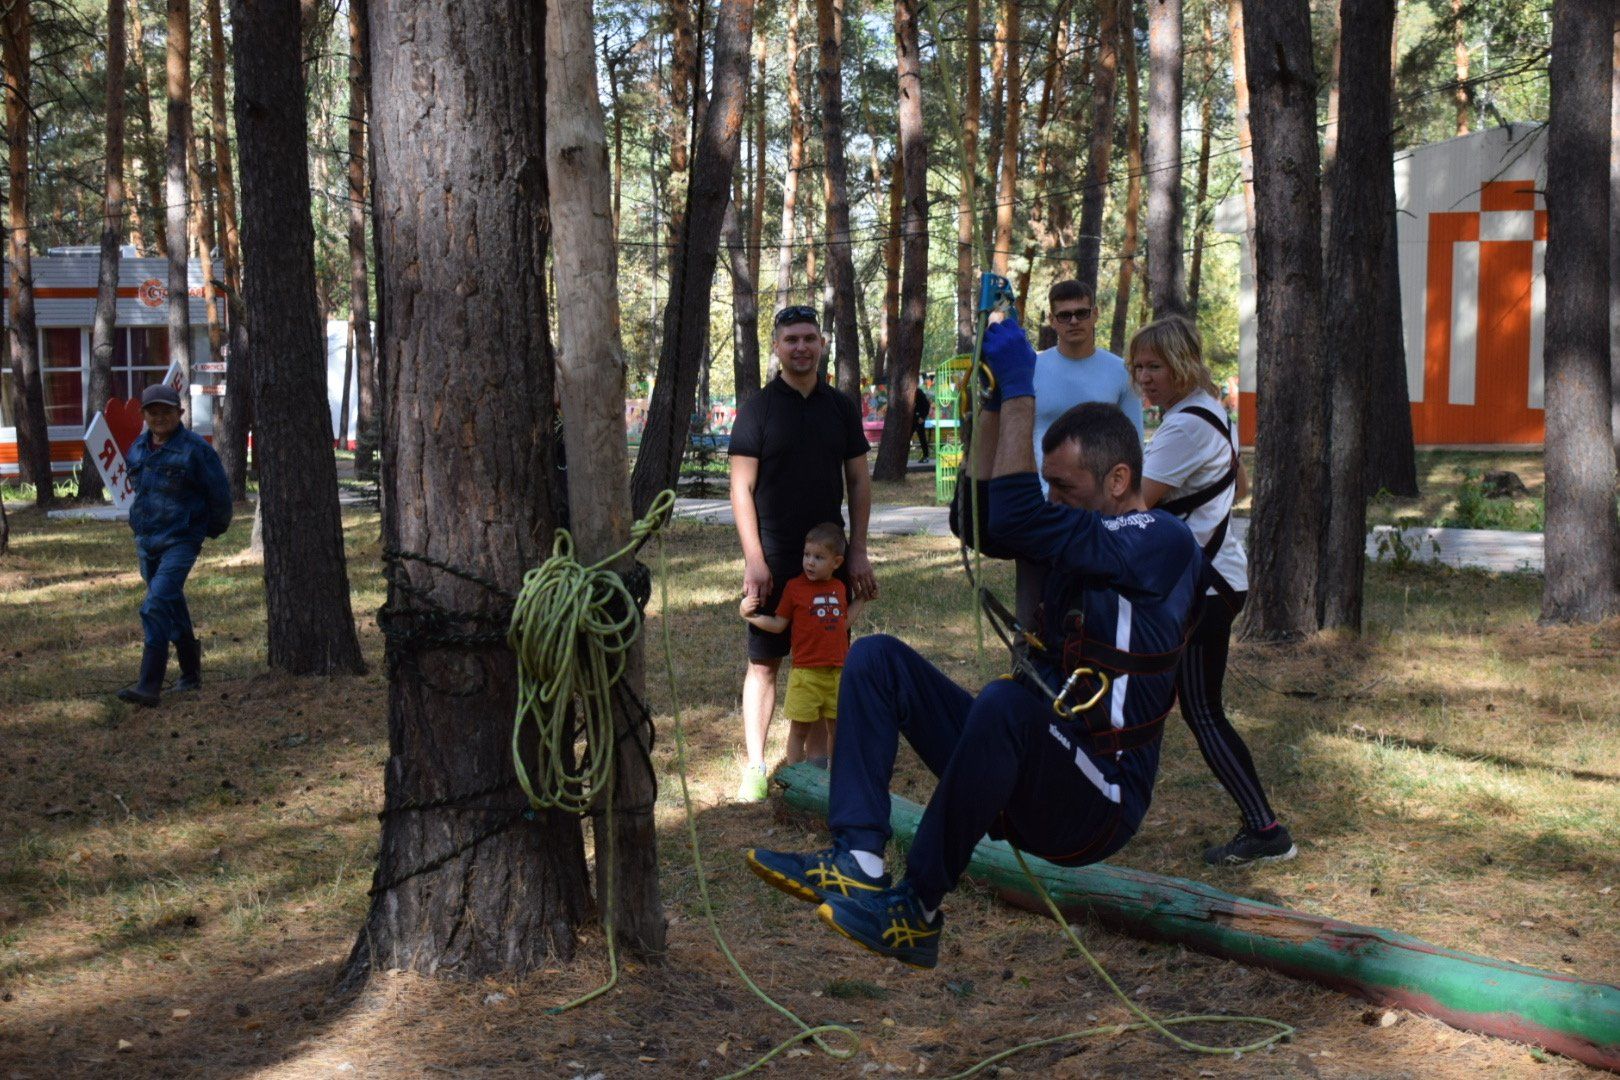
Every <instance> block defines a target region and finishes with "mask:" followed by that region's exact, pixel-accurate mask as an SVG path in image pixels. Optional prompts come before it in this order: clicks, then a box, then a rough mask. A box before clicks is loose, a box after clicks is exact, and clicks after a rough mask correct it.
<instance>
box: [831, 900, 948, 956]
mask: <svg viewBox="0 0 1620 1080" xmlns="http://www.w3.org/2000/svg"><path fill="white" fill-rule="evenodd" d="M816 914H817V915H819V916H820V917H821V921H822V922H824V923H826V924H827V925H828V926H829V927H831V928H832V929H834V930H836V931H838V932H839V933H840V934H843V935H844V936H845V937H847V938H849V940H851V941H853V942H855V944H857V945H861V946H864V947H865V948H868V949H870V950H872V951H873V952H875V953H877V954H878V955H879V956H888V957H891V958H893V959H895V960H898V961H900V962H901V963H902V964H910V965H911V966H912V967H918V968H931V967H933V966H935V965H936V964H938V963H939V934H940V931H941V930H943V929H944V928H945V916H944V915H943V914H942V913H940V912H938V911H936V912H934V917H933V918H932V919H930V918H928V917H927V916H926V915H925V914H923V908H922V903H921V902H920V901H919V900H918V899H917V894H916V893H915V892H913V891H912V888H911V885H910V883H909V882H905V881H902V882H901V883H900V884H899V885H896V886H895V887H894V888H892V889H885V890H884V891H883V892H878V893H867V894H864V895H859V896H852V897H836V896H835V897H831V898H829V899H828V900H827V901H826V902H825V903H823V904H822V905H821V906H820V907H818V908H817V909H816Z"/></svg>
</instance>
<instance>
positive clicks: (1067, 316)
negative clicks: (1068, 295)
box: [1052, 307, 1091, 322]
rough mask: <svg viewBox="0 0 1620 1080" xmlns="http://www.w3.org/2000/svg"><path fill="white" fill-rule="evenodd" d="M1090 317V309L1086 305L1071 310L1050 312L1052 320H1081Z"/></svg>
mask: <svg viewBox="0 0 1620 1080" xmlns="http://www.w3.org/2000/svg"><path fill="white" fill-rule="evenodd" d="M1089 318H1091V309H1090V308H1088V307H1083V308H1075V309H1074V310H1073V311H1054V312H1052V321H1053V322H1082V321H1084V320H1086V319H1089Z"/></svg>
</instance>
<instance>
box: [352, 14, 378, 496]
mask: <svg viewBox="0 0 1620 1080" xmlns="http://www.w3.org/2000/svg"><path fill="white" fill-rule="evenodd" d="M366 3H367V0H349V326H350V328H351V333H352V334H353V335H354V352H355V359H356V362H357V367H358V368H359V373H360V377H359V388H358V391H357V392H356V395H355V397H356V402H355V414H356V421H357V422H356V424H355V454H354V468H355V472H356V473H358V474H359V475H361V476H371V475H374V474H375V472H376V464H375V461H374V455H375V453H376V450H377V423H378V421H377V364H376V361H375V359H374V354H373V352H372V345H371V292H370V289H369V287H368V285H367V274H366V208H367V207H368V206H369V205H370V202H369V201H368V192H367V191H366V118H367V116H368V114H369V111H370V110H369V106H368V104H367V100H366V98H367V73H366V53H367V47H366Z"/></svg>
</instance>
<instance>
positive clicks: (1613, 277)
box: [1609, 8, 1620, 462]
mask: <svg viewBox="0 0 1620 1080" xmlns="http://www.w3.org/2000/svg"><path fill="white" fill-rule="evenodd" d="M1613 83H1614V85H1613V88H1612V89H1611V90H1610V91H1609V191H1610V192H1611V193H1612V192H1615V191H1620V8H1616V9H1615V12H1614V77H1613ZM1610 200H1611V201H1610V203H1609V381H1610V384H1611V385H1610V391H1609V392H1610V395H1611V397H1610V401H1611V404H1610V406H1609V424H1610V426H1611V427H1612V428H1613V429H1614V452H1615V459H1616V461H1617V462H1620V199H1616V198H1614V196H1613V195H1612V194H1611V195H1610Z"/></svg>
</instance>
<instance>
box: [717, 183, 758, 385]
mask: <svg viewBox="0 0 1620 1080" xmlns="http://www.w3.org/2000/svg"><path fill="white" fill-rule="evenodd" d="M754 198H755V199H756V200H757V199H758V198H759V193H758V192H757V191H756V192H755V194H754ZM741 215H742V207H741V206H739V204H738V202H737V200H736V199H735V198H733V199H732V200H731V205H730V206H728V207H726V217H725V223H724V226H723V228H722V229H721V234H722V236H721V238H722V240H724V242H725V245H726V266H727V268H728V270H729V271H730V274H731V311H732V319H733V323H732V330H731V335H732V336H731V347H732V353H731V371H732V393H733V394H735V395H736V398H737V404H739V405H741V404H742V403H743V400H744V399H745V398H747V397H748V396H749V395H751V394H753V393H754V392H755V391H757V390H758V389H759V291H758V288H759V283H758V282H757V281H756V280H755V279H754V277H753V275H752V274H751V273H750V270H751V267H750V266H749V264H748V251H747V248H746V246H745V244H744V241H743V235H742V229H741V227H740V226H739V225H738V223H737V219H738V217H740V216H741Z"/></svg>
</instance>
